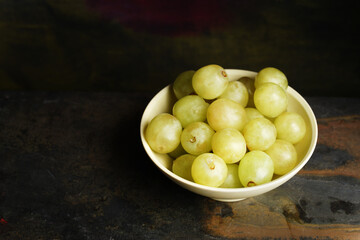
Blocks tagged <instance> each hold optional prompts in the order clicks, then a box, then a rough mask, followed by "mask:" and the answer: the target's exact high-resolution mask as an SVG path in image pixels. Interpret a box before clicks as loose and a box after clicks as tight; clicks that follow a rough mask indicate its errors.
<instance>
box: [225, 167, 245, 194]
mask: <svg viewBox="0 0 360 240" xmlns="http://www.w3.org/2000/svg"><path fill="white" fill-rule="evenodd" d="M226 165H227V167H228V174H227V177H226V179H225V182H224V183H223V184H221V185H220V187H221V188H241V187H243V185H242V184H241V182H240V178H239V173H238V172H239V165H238V164H235V163H234V164H226Z"/></svg>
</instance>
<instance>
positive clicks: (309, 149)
mask: <svg viewBox="0 0 360 240" xmlns="http://www.w3.org/2000/svg"><path fill="white" fill-rule="evenodd" d="M226 72H227V74H228V76H229V79H230V81H233V80H237V79H240V78H241V77H249V78H252V79H254V77H255V76H256V74H257V73H256V72H251V71H245V70H236V69H227V70H226ZM287 92H288V100H289V104H288V111H293V112H297V113H299V114H300V115H301V116H302V117H303V118H304V119H305V122H306V124H307V127H308V128H307V131H306V135H305V137H304V138H303V139H302V141H301V142H299V143H298V144H296V146H295V148H296V149H297V152H298V159H299V163H298V165H297V166H296V167H295V168H294V169H293V170H291V171H290V172H289V173H287V174H285V175H283V176H280V177H278V178H276V179H274V180H272V181H271V182H269V183H266V184H263V185H258V186H254V187H248V188H215V187H207V186H203V185H200V184H197V183H194V182H191V181H188V180H186V179H183V178H181V177H179V176H177V175H176V174H174V173H173V172H172V171H171V167H172V161H173V160H172V159H171V158H170V157H169V156H168V155H167V154H159V153H156V152H154V151H152V150H151V148H150V146H149V145H148V143H147V142H146V140H145V137H144V135H145V129H146V127H147V125H148V124H149V122H150V121H151V119H153V118H154V117H155V116H156V115H158V114H159V113H163V112H168V113H171V110H172V106H173V104H174V103H175V101H176V97H175V95H174V94H173V90H172V87H171V85H168V86H167V87H165V88H164V89H162V90H161V91H160V92H159V93H158V94H156V95H155V97H154V98H153V99H152V100H151V101H150V102H149V104H148V105H147V107H146V109H145V111H144V113H143V116H142V119H141V123H140V136H141V141H142V143H143V146H144V148H145V151H146V152H147V154H148V155H149V157H150V158H151V160H152V161H153V162H154V163H155V165H156V166H157V167H158V168H159V169H160V170H161V171H162V172H163V173H164V174H165V175H166V176H167V177H168V178H170V179H171V180H172V181H174V182H175V183H177V184H179V185H180V186H182V187H184V188H186V189H188V190H190V191H192V192H194V193H197V194H200V195H203V196H206V197H209V198H213V199H215V200H218V201H224V202H233V201H239V200H242V199H244V198H248V197H253V196H257V195H259V194H262V193H265V192H268V191H270V190H272V189H274V188H277V187H278V186H280V185H281V184H283V183H285V182H286V181H288V180H289V179H290V178H292V177H293V176H294V175H295V174H296V173H297V172H299V171H300V169H301V168H303V166H304V165H305V164H306V163H307V161H309V159H310V157H311V155H312V154H313V152H314V149H315V146H316V142H317V136H318V128H317V122H316V118H315V115H314V113H313V111H312V110H311V108H310V106H309V104H308V103H307V102H306V101H305V99H304V98H303V97H302V96H301V95H300V94H299V93H297V92H296V91H295V90H294V89H292V88H291V87H288V89H287Z"/></svg>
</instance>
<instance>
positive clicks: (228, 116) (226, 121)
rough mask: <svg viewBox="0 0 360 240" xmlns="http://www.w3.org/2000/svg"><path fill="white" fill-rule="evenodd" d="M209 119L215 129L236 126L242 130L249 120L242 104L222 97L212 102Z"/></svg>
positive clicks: (208, 114)
mask: <svg viewBox="0 0 360 240" xmlns="http://www.w3.org/2000/svg"><path fill="white" fill-rule="evenodd" d="M207 121H208V123H209V125H210V126H211V127H212V128H213V129H214V130H215V131H219V130H221V129H224V128H235V129H237V130H239V131H241V130H242V129H243V128H244V126H245V124H246V122H247V117H246V112H245V110H244V108H243V107H242V106H241V105H240V104H238V103H236V102H234V101H231V100H229V99H226V98H221V99H217V100H215V101H214V102H212V103H211V104H210V106H209V108H208V111H207Z"/></svg>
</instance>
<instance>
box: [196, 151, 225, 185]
mask: <svg viewBox="0 0 360 240" xmlns="http://www.w3.org/2000/svg"><path fill="white" fill-rule="evenodd" d="M227 173H228V168H227V166H226V163H225V162H224V160H222V159H221V158H220V157H219V156H217V155H216V154H213V153H203V154H201V155H199V156H197V157H196V158H195V160H194V162H193V164H192V166H191V176H192V177H193V179H194V182H196V183H198V184H202V185H205V186H210V187H219V186H220V185H221V184H223V183H224V182H225V179H226V177H227Z"/></svg>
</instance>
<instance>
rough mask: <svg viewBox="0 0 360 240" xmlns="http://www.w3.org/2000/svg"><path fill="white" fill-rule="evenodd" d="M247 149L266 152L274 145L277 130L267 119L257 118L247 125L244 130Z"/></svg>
mask: <svg viewBox="0 0 360 240" xmlns="http://www.w3.org/2000/svg"><path fill="white" fill-rule="evenodd" d="M243 134H244V138H245V141H246V144H247V147H248V149H249V150H250V151H253V150H261V151H264V150H266V149H268V148H269V147H270V146H271V145H273V144H274V142H275V140H276V128H275V126H274V124H273V123H272V122H271V121H270V120H268V119H266V118H255V119H253V120H251V121H250V122H249V123H248V124H246V125H245V127H244V130H243Z"/></svg>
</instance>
